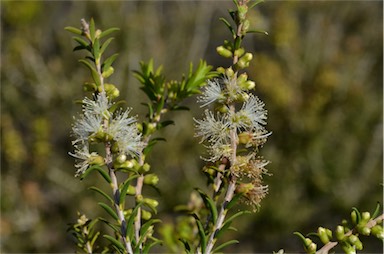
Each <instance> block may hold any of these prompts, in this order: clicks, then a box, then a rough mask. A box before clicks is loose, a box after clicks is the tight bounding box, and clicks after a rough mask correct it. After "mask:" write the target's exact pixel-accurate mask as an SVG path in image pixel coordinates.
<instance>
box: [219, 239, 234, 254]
mask: <svg viewBox="0 0 384 254" xmlns="http://www.w3.org/2000/svg"><path fill="white" fill-rule="evenodd" d="M235 243H239V241H238V240H229V241H227V242H225V243H223V244H221V245H219V246H217V247H216V248H215V249H214V250H213V251H212V253H216V252H218V251H219V250H221V249H223V248H225V247H227V246H228V245H231V244H235Z"/></svg>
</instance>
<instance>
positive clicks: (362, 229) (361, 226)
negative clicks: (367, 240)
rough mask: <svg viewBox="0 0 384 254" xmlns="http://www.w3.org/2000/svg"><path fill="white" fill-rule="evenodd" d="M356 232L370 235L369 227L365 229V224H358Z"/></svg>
mask: <svg viewBox="0 0 384 254" xmlns="http://www.w3.org/2000/svg"><path fill="white" fill-rule="evenodd" d="M356 229H357V232H359V233H360V234H362V235H366V236H369V235H370V234H371V229H370V228H369V227H366V226H365V224H359V225H357V227H356Z"/></svg>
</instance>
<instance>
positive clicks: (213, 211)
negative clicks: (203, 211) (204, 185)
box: [196, 188, 218, 224]
mask: <svg viewBox="0 0 384 254" xmlns="http://www.w3.org/2000/svg"><path fill="white" fill-rule="evenodd" d="M196 190H197V192H199V194H200V196H201V198H202V199H203V200H204V204H205V206H206V207H207V208H208V209H209V210H210V212H211V214H212V222H213V224H215V223H216V221H217V216H218V212H217V207H216V204H215V202H214V201H213V199H211V198H210V197H209V196H208V195H207V194H205V193H204V192H203V191H202V190H200V189H198V188H196Z"/></svg>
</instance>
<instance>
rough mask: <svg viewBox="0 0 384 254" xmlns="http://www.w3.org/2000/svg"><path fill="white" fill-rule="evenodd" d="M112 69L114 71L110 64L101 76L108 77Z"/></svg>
mask: <svg viewBox="0 0 384 254" xmlns="http://www.w3.org/2000/svg"><path fill="white" fill-rule="evenodd" d="M114 71H115V69H113V67H112V66H109V67H108V69H106V70H104V71H103V73H102V74H101V76H103V78H108V77H109V76H111V75H112V74H113V72H114Z"/></svg>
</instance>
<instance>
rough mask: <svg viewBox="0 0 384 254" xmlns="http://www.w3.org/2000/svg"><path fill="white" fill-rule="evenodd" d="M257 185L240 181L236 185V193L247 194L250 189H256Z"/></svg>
mask: <svg viewBox="0 0 384 254" xmlns="http://www.w3.org/2000/svg"><path fill="white" fill-rule="evenodd" d="M254 188H255V186H254V185H253V184H252V183H240V184H238V185H237V186H236V190H235V191H236V193H243V194H247V193H248V192H249V191H251V190H252V189H254Z"/></svg>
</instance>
